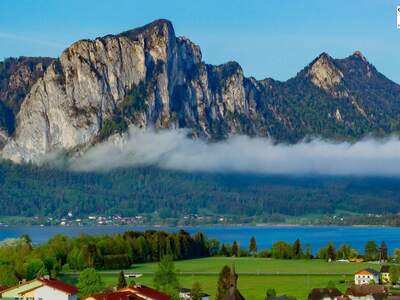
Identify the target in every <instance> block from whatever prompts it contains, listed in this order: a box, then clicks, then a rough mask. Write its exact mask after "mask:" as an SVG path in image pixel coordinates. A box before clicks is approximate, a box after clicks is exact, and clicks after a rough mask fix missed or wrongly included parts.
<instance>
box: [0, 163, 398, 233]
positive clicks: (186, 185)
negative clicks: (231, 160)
mask: <svg viewBox="0 0 400 300" xmlns="http://www.w3.org/2000/svg"><path fill="white" fill-rule="evenodd" d="M0 205H1V207H2V209H1V210H0V217H1V216H19V217H22V216H25V217H31V218H35V217H36V216H40V217H52V218H55V217H56V218H62V217H65V216H67V214H68V212H72V213H73V215H74V217H81V216H88V215H93V214H94V215H97V216H98V215H106V216H108V215H122V216H130V217H132V216H135V215H138V214H147V215H148V216H150V217H154V218H156V217H157V216H160V217H162V218H175V219H177V220H180V221H181V222H183V223H181V224H185V223H184V222H185V219H186V218H184V217H183V216H184V215H188V214H191V215H193V214H199V215H200V216H202V217H204V216H205V215H209V216H210V215H212V216H215V219H214V220H215V222H218V221H217V220H218V219H219V216H229V215H231V216H236V217H244V218H246V217H251V218H252V220H255V219H257V220H258V222H265V221H275V222H283V220H282V218H281V217H280V218H279V215H286V216H304V215H307V214H309V215H310V214H311V215H314V220H316V221H318V219H319V217H318V218H317V217H316V215H324V214H328V215H333V214H346V215H348V216H349V215H355V214H359V213H360V214H362V216H360V217H361V218H362V219H363V221H364V222H366V223H364V224H373V223H368V218H367V216H366V214H374V215H375V214H383V216H381V217H380V218H379V219H377V222H378V224H384V222H386V221H387V220H389V216H388V215H386V214H391V215H392V217H393V216H394V217H395V220H397V221H396V224H392V225H396V226H400V220H399V218H398V216H396V214H398V212H399V211H400V179H399V178H395V177H392V178H384V177H375V178H373V177H369V178H363V177H330V176H301V177H296V176H260V175H251V174H222V173H217V174H212V173H195V172H192V173H187V172H178V171H169V170H163V169H159V168H148V167H147V168H123V169H117V170H112V171H110V172H76V171H69V170H65V169H58V168H48V167H46V166H40V167H39V166H35V165H29V164H12V163H9V162H0ZM274 216H275V217H278V219H275V220H273V219H271V217H274ZM253 218H254V219H253ZM264 218H265V219H264ZM248 220H251V219H248ZM1 221H2V220H0V222H1ZM186 221H188V220H186ZM204 221H205V222H213V221H210V220H204ZM237 223H238V222H237ZM157 224H159V223H157ZM350 224H351V223H350Z"/></svg>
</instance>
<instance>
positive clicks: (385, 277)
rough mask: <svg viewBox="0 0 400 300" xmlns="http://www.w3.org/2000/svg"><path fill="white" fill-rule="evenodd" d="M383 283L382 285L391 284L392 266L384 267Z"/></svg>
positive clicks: (382, 268)
mask: <svg viewBox="0 0 400 300" xmlns="http://www.w3.org/2000/svg"><path fill="white" fill-rule="evenodd" d="M381 282H382V283H384V284H385V283H391V279H390V266H387V265H385V266H382V267H381Z"/></svg>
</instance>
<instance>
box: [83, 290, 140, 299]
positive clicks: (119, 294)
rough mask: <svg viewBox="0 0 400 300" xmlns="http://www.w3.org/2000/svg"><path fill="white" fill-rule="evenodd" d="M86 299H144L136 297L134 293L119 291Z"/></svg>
mask: <svg viewBox="0 0 400 300" xmlns="http://www.w3.org/2000/svg"><path fill="white" fill-rule="evenodd" d="M86 299H93V300H131V299H142V298H140V297H139V296H136V295H135V293H134V292H132V291H117V292H106V293H99V294H94V295H92V296H89V297H88V298H86Z"/></svg>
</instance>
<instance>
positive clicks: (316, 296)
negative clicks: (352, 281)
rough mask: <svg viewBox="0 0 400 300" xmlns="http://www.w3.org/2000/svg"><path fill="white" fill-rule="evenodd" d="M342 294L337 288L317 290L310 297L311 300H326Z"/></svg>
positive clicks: (313, 290) (312, 291)
mask: <svg viewBox="0 0 400 300" xmlns="http://www.w3.org/2000/svg"><path fill="white" fill-rule="evenodd" d="M341 295H342V293H341V292H340V291H339V290H338V289H337V288H315V289H312V290H311V292H310V294H309V295H308V299H309V300H320V299H324V298H332V299H333V298H336V297H339V296H341Z"/></svg>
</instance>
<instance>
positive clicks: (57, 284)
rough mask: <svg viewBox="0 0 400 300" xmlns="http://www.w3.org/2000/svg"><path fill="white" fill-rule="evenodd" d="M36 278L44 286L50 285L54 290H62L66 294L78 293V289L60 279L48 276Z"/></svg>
mask: <svg viewBox="0 0 400 300" xmlns="http://www.w3.org/2000/svg"><path fill="white" fill-rule="evenodd" d="M38 280H39V281H40V282H42V283H43V284H44V285H46V286H49V287H52V288H54V289H56V290H59V291H62V292H64V293H67V294H71V295H74V294H77V293H78V289H77V288H76V287H75V286H73V285H71V284H68V283H65V282H62V281H61V280H57V279H54V278H50V277H49V278H46V277H41V278H39V279H38Z"/></svg>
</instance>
